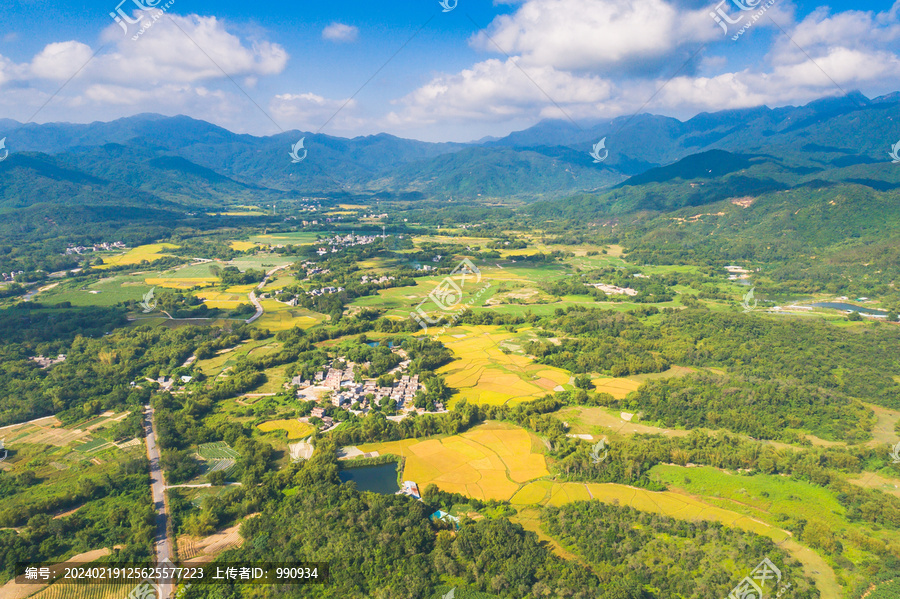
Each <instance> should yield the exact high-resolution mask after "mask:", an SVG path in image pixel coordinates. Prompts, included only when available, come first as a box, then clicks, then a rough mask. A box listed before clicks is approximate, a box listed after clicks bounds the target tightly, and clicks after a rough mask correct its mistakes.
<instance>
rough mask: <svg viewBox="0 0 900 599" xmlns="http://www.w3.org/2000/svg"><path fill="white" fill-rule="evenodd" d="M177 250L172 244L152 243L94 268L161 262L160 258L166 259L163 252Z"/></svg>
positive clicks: (112, 258) (105, 261)
mask: <svg viewBox="0 0 900 599" xmlns="http://www.w3.org/2000/svg"><path fill="white" fill-rule="evenodd" d="M177 248H178V246H177V245H173V244H171V243H151V244H149V245H141V246H138V247H136V248H132V249H130V250H128V251H127V252H125V253H124V254H120V255H118V256H110V257H108V258H104V259H103V264H101V265H100V266H95V267H94V268H98V269H103V268H110V267H112V266H124V265H127V264H140V263H141V262H143V261H144V260H146V261H148V262H153V261H154V260H159V259H160V258H162V257H164V256H165V254H163V253H162V252H164V251H165V250H174V249H177Z"/></svg>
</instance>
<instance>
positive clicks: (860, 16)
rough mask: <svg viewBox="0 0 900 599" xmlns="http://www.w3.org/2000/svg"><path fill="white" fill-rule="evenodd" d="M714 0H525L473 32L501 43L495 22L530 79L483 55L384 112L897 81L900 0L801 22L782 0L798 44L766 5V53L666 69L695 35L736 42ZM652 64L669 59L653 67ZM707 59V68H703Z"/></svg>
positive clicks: (756, 94) (663, 105)
mask: <svg viewBox="0 0 900 599" xmlns="http://www.w3.org/2000/svg"><path fill="white" fill-rule="evenodd" d="M729 4H730V3H729ZM694 5H695V6H696V3H694ZM710 6H712V5H710ZM710 6H706V7H701V8H699V9H698V10H692V9H688V8H678V7H677V6H676V4H675V3H674V2H667V1H665V0H636V2H625V1H624V0H596V1H594V2H589V3H586V2H583V1H581V0H525V1H524V2H521V3H520V6H519V7H518V10H516V12H514V13H513V14H511V15H509V16H503V17H499V18H497V19H495V21H494V23H492V25H491V26H490V27H489V28H488V30H487V32H482V33H479V34H476V35H475V36H474V37H473V38H472V43H473V45H475V46H476V47H479V48H482V49H484V50H485V51H492V50H493V52H494V53H495V54H499V53H500V52H499V51H498V50H497V48H496V46H494V45H493V43H492V42H491V41H490V39H489V38H488V37H487V35H488V34H489V35H490V36H491V38H492V39H493V40H494V41H495V42H496V44H497V45H499V46H500V47H502V48H503V49H504V51H506V52H510V53H511V54H516V55H518V56H515V57H514V60H518V64H519V65H520V66H521V67H522V69H523V70H524V71H526V72H527V73H528V74H529V75H530V76H531V79H533V81H530V80H529V78H528V77H525V76H524V75H522V73H521V72H519V69H518V68H517V67H516V65H515V64H513V62H512V61H511V60H499V59H490V60H485V61H482V62H479V63H477V64H475V65H473V66H472V67H471V68H468V69H464V70H462V71H460V72H458V73H455V74H440V75H438V76H436V77H434V78H433V79H432V80H431V81H430V82H428V83H426V84H424V85H422V86H421V87H419V88H418V89H417V90H415V91H414V92H412V93H410V94H407V95H406V96H405V97H403V98H401V99H400V100H398V101H396V102H395V104H398V105H399V106H400V108H397V109H395V111H394V112H392V113H390V114H389V115H388V117H387V119H386V120H385V123H386V124H388V125H390V126H392V127H395V128H416V127H420V126H422V125H423V124H438V123H441V122H445V121H446V122H451V123H452V122H456V123H465V122H467V121H473V120H476V121H477V120H481V121H494V122H496V121H504V120H505V121H508V122H513V121H521V119H523V118H528V117H530V118H531V119H532V122H533V121H534V120H537V119H539V118H547V117H555V118H560V117H562V116H571V117H572V118H576V119H577V118H585V117H592V118H598V117H614V116H619V115H625V114H631V113H633V112H635V111H639V110H645V111H650V112H662V113H665V114H673V115H681V116H689V115H692V114H694V113H696V112H698V111H714V110H724V109H732V108H746V107H752V106H759V105H763V104H768V105H770V106H778V105H785V104H800V103H805V102H808V101H811V100H814V99H816V98H819V97H822V96H826V95H835V94H838V93H840V89H839V87H840V88H843V89H846V90H847V91H849V90H850V89H854V88H859V87H864V86H866V85H870V86H880V85H883V84H884V82H885V81H891V82H893V85H894V86H897V83H898V82H900V57H898V56H897V54H896V53H895V51H894V48H895V47H896V46H897V42H898V40H900V18H898V17H900V0H898V1H897V3H896V4H895V5H894V7H893V8H892V9H891V10H890V11H888V12H882V13H875V12H872V11H869V12H863V11H846V12H842V13H838V14H836V15H833V16H832V15H830V14H829V13H828V11H827V10H825V9H821V10H817V11H814V12H813V13H811V14H810V15H808V16H807V17H806V18H805V19H803V20H802V21H801V22H800V23H795V22H794V16H793V15H794V7H793V5H792V4H790V2H787V1H784V2H779V4H778V5H776V6H773V7H772V8H771V9H770V10H769V11H767V15H768V16H771V17H772V18H773V20H775V21H776V22H778V25H779V26H780V27H782V28H784V30H785V31H786V32H787V33H788V34H789V35H790V37H791V38H793V40H794V41H795V42H796V44H795V43H794V41H791V39H790V38H788V37H787V36H784V35H783V34H781V32H780V31H779V30H778V28H776V27H775V25H774V24H773V23H772V22H771V21H768V19H767V18H766V17H763V18H762V19H760V20H759V21H758V22H756V23H755V24H754V29H752V30H751V33H750V35H753V31H754V30H755V29H756V28H759V27H762V26H771V27H773V28H775V35H773V38H772V39H773V42H772V46H771V47H770V48H769V50H768V54H765V55H764V56H763V57H762V59H761V60H758V61H749V62H750V66H746V63H745V64H744V65H742V66H741V67H739V70H736V69H735V68H734V66H732V63H733V62H735V61H739V59H735V58H734V57H732V58H730V59H729V58H726V57H725V56H707V55H706V54H704V53H701V54H699V55H698V57H697V64H696V65H693V64H689V65H687V66H686V67H685V68H683V69H682V72H681V73H680V74H679V76H678V77H675V78H674V79H672V80H671V81H670V80H668V73H670V72H674V71H675V70H676V69H678V67H679V66H681V65H682V64H684V58H683V51H684V50H686V49H688V48H696V47H699V42H706V43H708V44H711V43H712V42H714V41H719V42H721V44H722V46H723V47H724V48H728V49H731V48H734V46H725V45H726V44H728V45H731V44H735V43H736V42H733V41H732V40H731V38H730V37H727V38H723V36H722V31H721V29H720V28H719V27H718V25H716V23H715V22H714V21H713V20H712V19H711V18H710V17H709V14H708V13H709V10H710ZM764 21H766V22H767V23H768V25H766V23H764ZM757 39H759V38H757ZM752 41H753V38H751V37H749V36H744V37H742V38H740V41H739V42H737V43H738V44H744V45H743V48H745V49H749V50H751V51H755V52H756V53H759V52H758V49H756V50H754V46H753V45H752V43H751V42H752ZM686 42H691V43H692V44H693V45H692V46H691V45H688V46H685V43H686ZM797 44H799V45H800V46H802V48H803V50H802V51H801V50H800V49H798V48H797ZM763 50H764V51H765V48H763ZM726 54H733V53H728V52H726ZM740 58H743V57H740ZM651 64H655V65H657V66H658V65H663V68H657V66H654V67H653V68H652V69H648V68H647V65H651ZM701 70H702V72H704V73H705V74H706V75H707V76H699V75H698V74H697V71H701ZM654 71H655V72H656V74H654V75H653V76H650V74H651V73H652V72H654ZM823 71H824V72H823ZM664 73H665V74H664ZM826 73H827V75H826ZM835 83H837V84H838V85H837V86H835ZM651 98H652V100H651V101H650V103H648V104H647V105H646V106H645V103H647V102H648V100H650V99H651ZM551 99H552V100H551ZM557 105H559V107H561V108H562V110H563V113H564V114H561V111H560V108H559V107H558V106H557Z"/></svg>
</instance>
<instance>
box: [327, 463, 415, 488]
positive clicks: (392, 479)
mask: <svg viewBox="0 0 900 599" xmlns="http://www.w3.org/2000/svg"><path fill="white" fill-rule="evenodd" d="M338 476H339V477H340V479H341V482H342V483H346V482H350V481H353V482H355V483H356V487H357V488H358V489H359V490H360V491H372V492H373V493H381V494H382V495H393V494H394V493H396V492H397V491H399V490H400V487H399V485H397V464H396V463H395V462H391V463H390V464H379V465H378V466H364V467H362V468H348V469H347V470H341V471H340V472H338Z"/></svg>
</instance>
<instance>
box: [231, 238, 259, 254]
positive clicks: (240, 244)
mask: <svg viewBox="0 0 900 599" xmlns="http://www.w3.org/2000/svg"><path fill="white" fill-rule="evenodd" d="M230 247H231V249H233V250H234V251H236V252H246V251H247V250H252V249H253V248H255V247H256V244H255V243H253V242H252V241H232V242H231V246H230Z"/></svg>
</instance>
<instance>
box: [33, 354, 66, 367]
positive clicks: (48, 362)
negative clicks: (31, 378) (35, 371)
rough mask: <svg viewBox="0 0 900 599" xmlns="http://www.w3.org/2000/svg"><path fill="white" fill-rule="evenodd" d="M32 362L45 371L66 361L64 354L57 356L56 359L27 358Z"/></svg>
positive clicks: (42, 357)
mask: <svg viewBox="0 0 900 599" xmlns="http://www.w3.org/2000/svg"><path fill="white" fill-rule="evenodd" d="M28 359H29V360H31V361H33V362H37V365H38V366H40V367H41V368H42V369H44V370H46V369H48V368H50V367H51V366H55V365H57V364H59V363H61V362H65V361H66V354H59V355H58V356H56V358H45V357H44V356H32V357H30V358H28Z"/></svg>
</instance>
